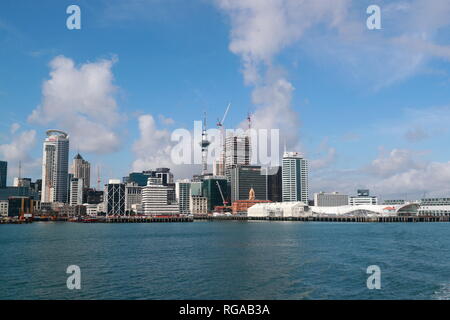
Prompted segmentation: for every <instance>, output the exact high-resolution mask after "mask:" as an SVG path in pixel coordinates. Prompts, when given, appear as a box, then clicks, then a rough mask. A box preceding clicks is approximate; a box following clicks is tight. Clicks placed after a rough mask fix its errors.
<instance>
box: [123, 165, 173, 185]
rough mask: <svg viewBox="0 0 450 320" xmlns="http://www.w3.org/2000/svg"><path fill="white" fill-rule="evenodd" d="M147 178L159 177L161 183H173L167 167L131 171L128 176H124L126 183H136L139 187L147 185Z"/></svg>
mask: <svg viewBox="0 0 450 320" xmlns="http://www.w3.org/2000/svg"><path fill="white" fill-rule="evenodd" d="M149 178H161V181H162V184H163V185H169V184H173V174H172V173H171V172H170V169H169V168H158V169H156V170H146V171H142V172H132V173H130V174H129V175H128V177H124V181H126V182H127V183H132V182H134V183H136V184H137V185H138V186H140V187H145V186H147V181H148V179H149Z"/></svg>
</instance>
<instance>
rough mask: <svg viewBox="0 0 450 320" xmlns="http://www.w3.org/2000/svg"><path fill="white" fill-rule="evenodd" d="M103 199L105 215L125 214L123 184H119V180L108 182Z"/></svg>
mask: <svg viewBox="0 0 450 320" xmlns="http://www.w3.org/2000/svg"><path fill="white" fill-rule="evenodd" d="M104 198H105V199H104V200H105V201H104V203H105V211H106V214H108V215H123V214H125V184H123V183H121V182H120V180H116V179H110V180H109V182H108V184H107V185H106V186H105V196H104Z"/></svg>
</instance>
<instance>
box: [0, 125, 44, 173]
mask: <svg viewBox="0 0 450 320" xmlns="http://www.w3.org/2000/svg"><path fill="white" fill-rule="evenodd" d="M35 145H36V131H35V130H28V131H22V132H21V133H20V134H19V133H17V134H16V132H14V133H13V134H12V136H11V137H10V142H9V143H5V144H1V145H0V158H1V159H2V160H5V161H7V162H8V175H9V176H10V177H12V176H18V174H19V172H18V171H19V170H18V167H19V162H21V164H22V176H26V175H33V176H34V175H36V174H37V173H38V170H39V168H40V164H41V159H34V158H33V157H32V156H31V154H30V150H32V149H33V148H34V146H35Z"/></svg>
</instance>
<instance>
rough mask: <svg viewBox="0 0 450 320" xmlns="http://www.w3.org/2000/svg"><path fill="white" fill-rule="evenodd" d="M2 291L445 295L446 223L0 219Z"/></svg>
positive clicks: (56, 295) (33, 295)
mask: <svg viewBox="0 0 450 320" xmlns="http://www.w3.org/2000/svg"><path fill="white" fill-rule="evenodd" d="M69 265H78V266H79V267H80V268H81V290H69V289H67V286H66V280H67V277H68V276H69V275H68V274H66V268H67V267H68V266H69ZM370 265H378V266H379V267H380V269H381V289H380V290H376V289H375V290H369V289H368V288H367V286H366V281H367V278H368V276H369V275H368V274H367V273H366V269H367V267H368V266H370ZM0 299H450V224H448V223H327V222H263V221H214V222H210V221H201V222H199V221H197V222H194V223H145V224H79V223H64V222H35V223H32V224H26V225H2V226H0Z"/></svg>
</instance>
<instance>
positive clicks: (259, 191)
mask: <svg viewBox="0 0 450 320" xmlns="http://www.w3.org/2000/svg"><path fill="white" fill-rule="evenodd" d="M252 188H253V190H254V193H255V199H256V200H267V199H266V197H267V188H266V177H265V175H264V174H262V173H261V167H260V166H243V165H236V166H233V167H232V168H231V202H234V201H236V200H245V199H248V195H249V192H250V189H252Z"/></svg>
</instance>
